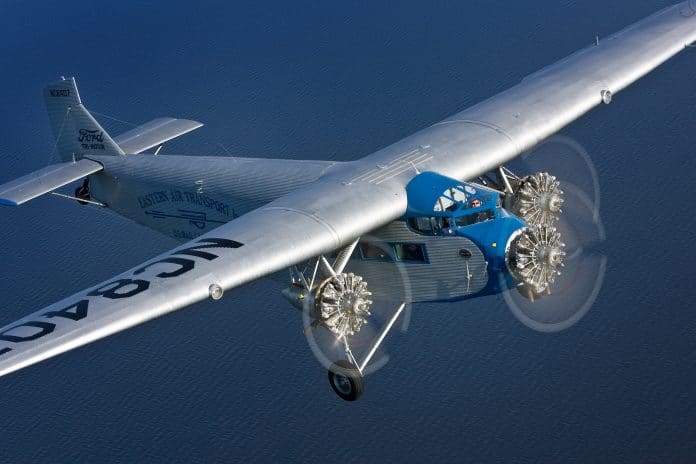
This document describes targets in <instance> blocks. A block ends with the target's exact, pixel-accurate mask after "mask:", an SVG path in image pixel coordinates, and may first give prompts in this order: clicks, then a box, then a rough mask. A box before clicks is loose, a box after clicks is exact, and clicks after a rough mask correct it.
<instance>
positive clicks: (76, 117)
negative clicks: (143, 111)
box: [44, 77, 124, 161]
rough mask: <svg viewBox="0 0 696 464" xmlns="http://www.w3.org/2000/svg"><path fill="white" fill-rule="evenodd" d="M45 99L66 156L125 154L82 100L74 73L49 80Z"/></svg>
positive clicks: (54, 132) (68, 158) (57, 144)
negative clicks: (52, 80) (71, 75)
mask: <svg viewBox="0 0 696 464" xmlns="http://www.w3.org/2000/svg"><path fill="white" fill-rule="evenodd" d="M44 100H45V101H46V109H47V110H48V118H49V120H50V122H51V128H52V129H53V135H54V136H55V138H56V148H57V150H58V153H59V154H60V157H61V159H62V160H64V161H71V160H75V159H81V158H83V157H85V156H89V155H115V156H116V155H123V154H124V153H123V150H121V148H120V147H119V146H118V145H117V144H116V143H115V142H114V141H113V139H112V138H111V137H110V136H109V134H107V133H106V131H105V130H104V129H103V128H102V127H101V126H100V125H99V123H98V122H97V121H96V119H94V117H92V115H91V114H90V113H89V111H87V108H85V107H84V105H83V104H82V101H81V100H80V94H79V93H78V91H77V84H76V83H75V78H74V77H71V78H70V79H65V78H61V79H60V80H58V81H56V82H53V83H51V84H49V85H48V86H47V87H46V88H45V89H44Z"/></svg>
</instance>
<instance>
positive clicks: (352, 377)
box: [329, 360, 365, 401]
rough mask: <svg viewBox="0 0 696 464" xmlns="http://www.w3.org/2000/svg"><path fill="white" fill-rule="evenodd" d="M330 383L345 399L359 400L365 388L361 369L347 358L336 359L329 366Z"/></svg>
mask: <svg viewBox="0 0 696 464" xmlns="http://www.w3.org/2000/svg"><path fill="white" fill-rule="evenodd" d="M329 385H331V388H333V391H334V392H336V394H337V395H338V396H339V397H340V398H341V399H342V400H345V401H355V400H357V399H358V398H360V396H361V395H362V394H363V391H364V390H365V385H364V383H363V376H362V375H360V371H358V369H357V368H356V367H355V366H354V365H353V364H352V363H351V362H349V361H346V360H341V361H336V362H335V363H333V364H332V365H331V367H329Z"/></svg>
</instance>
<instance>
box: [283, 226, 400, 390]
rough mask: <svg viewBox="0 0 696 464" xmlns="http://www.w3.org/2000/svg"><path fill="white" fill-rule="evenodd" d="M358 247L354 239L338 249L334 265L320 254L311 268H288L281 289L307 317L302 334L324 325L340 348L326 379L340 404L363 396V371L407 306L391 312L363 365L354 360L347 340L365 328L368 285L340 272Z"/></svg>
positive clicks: (369, 305)
mask: <svg viewBox="0 0 696 464" xmlns="http://www.w3.org/2000/svg"><path fill="white" fill-rule="evenodd" d="M357 244H358V240H356V241H355V242H353V243H351V244H350V245H349V246H347V247H346V248H344V249H342V250H340V251H339V253H338V256H337V257H336V259H335V260H334V262H333V264H330V263H329V261H328V260H327V259H326V257H325V256H319V257H318V258H316V260H315V262H314V265H313V266H312V265H307V266H305V267H304V268H302V269H301V268H300V266H293V267H292V268H291V269H290V278H291V282H292V283H291V285H290V287H289V288H287V289H285V290H283V296H284V297H285V298H286V299H287V300H288V301H289V302H290V303H291V304H292V305H293V306H295V307H296V308H297V309H299V310H301V311H303V312H305V313H306V314H308V315H309V317H310V318H311V319H312V322H311V324H310V326H309V327H307V331H313V330H316V329H317V328H318V327H323V328H324V329H326V330H328V331H329V332H330V333H331V334H332V335H333V336H334V338H335V339H336V341H337V342H340V343H342V344H343V347H344V353H345V356H346V359H341V360H338V361H336V362H334V363H333V364H331V366H330V367H329V369H328V378H329V385H331V388H332V389H333V391H334V392H335V393H336V394H337V395H338V396H339V397H340V398H341V399H343V400H345V401H355V400H357V399H358V398H359V397H360V395H362V393H363V391H364V389H365V387H364V373H365V368H366V367H367V365H368V364H369V362H370V361H371V360H372V357H373V356H374V355H375V353H376V352H377V349H378V348H379V346H380V345H381V344H382V341H383V340H384V338H385V337H386V336H387V333H389V331H390V330H391V328H392V327H393V326H394V323H395V322H396V320H397V319H398V318H399V315H400V314H401V312H402V311H403V309H404V307H405V306H406V305H405V303H402V304H401V305H400V306H399V307H398V308H397V309H396V311H395V312H394V315H393V316H392V318H391V319H390V321H389V323H388V324H387V325H386V326H385V328H384V330H383V331H382V333H381V334H380V335H379V337H378V338H377V340H376V341H375V342H374V343H373V345H372V346H371V348H370V350H369V351H368V353H367V355H365V358H364V359H363V361H362V362H359V361H358V360H357V358H356V356H355V355H354V354H353V350H352V348H351V344H350V338H351V336H353V335H355V334H357V333H358V332H359V331H360V329H361V328H362V327H363V326H364V325H365V324H367V318H368V317H369V316H370V315H371V312H370V308H371V306H372V303H373V302H372V300H371V299H370V296H371V295H372V293H370V291H369V290H368V287H367V282H365V281H364V280H363V278H362V277H360V276H358V275H355V274H353V273H345V272H343V271H344V269H345V267H346V265H347V264H348V260H349V259H350V256H351V254H352V253H353V251H354V250H355V247H356V246H357Z"/></svg>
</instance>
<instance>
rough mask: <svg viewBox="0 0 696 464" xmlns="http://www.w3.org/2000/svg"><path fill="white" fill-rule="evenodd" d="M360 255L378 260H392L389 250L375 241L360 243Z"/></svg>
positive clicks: (363, 257)
mask: <svg viewBox="0 0 696 464" xmlns="http://www.w3.org/2000/svg"><path fill="white" fill-rule="evenodd" d="M360 255H361V256H362V259H374V260H377V261H391V260H392V258H391V256H389V252H388V251H387V250H385V249H384V248H382V247H380V246H378V245H375V244H373V243H360Z"/></svg>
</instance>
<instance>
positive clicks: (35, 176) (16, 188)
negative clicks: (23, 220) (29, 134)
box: [0, 159, 104, 206]
mask: <svg viewBox="0 0 696 464" xmlns="http://www.w3.org/2000/svg"><path fill="white" fill-rule="evenodd" d="M102 169H104V168H103V166H102V165H101V164H99V163H97V162H96V161H92V160H88V159H81V160H80V161H77V162H72V161H70V162H67V163H61V164H52V165H51V166H47V167H45V168H43V169H39V170H38V171H34V172H32V173H31V174H27V175H26V176H22V177H20V178H19V179H15V180H13V181H11V182H8V183H6V184H4V185H0V204H2V205H9V206H19V205H21V204H22V203H26V202H27V201H29V200H32V199H34V198H36V197H38V196H41V195H43V194H44V193H48V192H52V191H53V190H55V189H57V188H60V187H62V186H64V185H67V184H69V183H70V182H74V181H76V180H78V179H82V178H83V177H85V176H88V175H90V174H94V173H95V172H97V171H101V170H102Z"/></svg>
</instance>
